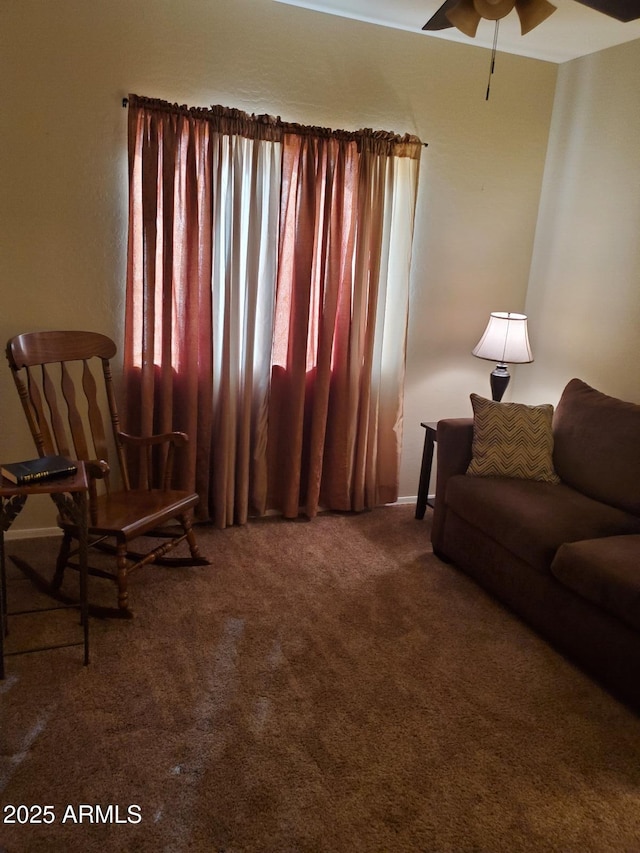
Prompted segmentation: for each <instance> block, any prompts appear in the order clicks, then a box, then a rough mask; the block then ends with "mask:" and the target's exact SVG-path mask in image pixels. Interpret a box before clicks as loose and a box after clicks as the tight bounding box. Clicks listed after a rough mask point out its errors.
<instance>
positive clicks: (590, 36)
mask: <svg viewBox="0 0 640 853" xmlns="http://www.w3.org/2000/svg"><path fill="white" fill-rule="evenodd" d="M276 2H277V3H287V4H288V5H290V6H301V7H303V8H305V9H312V10H314V11H316V12H326V13H328V14H330V15H339V16H341V17H343V18H355V19H356V20H359V21H368V22H369V23H373V24H381V25H382V26H385V27H394V28H395V29H400V30H408V31H410V32H415V33H420V35H422V36H424V38H441V39H448V40H450V41H457V42H462V43H464V44H474V45H478V46H479V47H489V48H490V47H491V46H492V44H493V37H494V31H495V25H494V23H493V22H492V21H485V20H483V21H481V22H480V26H479V27H478V33H477V35H476V37H475V38H474V39H471V38H468V37H467V36H465V35H463V34H462V33H461V32H459V31H458V30H456V29H455V27H450V28H449V29H446V30H440V31H438V32H431V33H427V32H422V27H423V26H424V24H426V22H427V21H428V20H429V18H430V17H431V16H432V15H433V14H434V13H435V12H436V11H437V10H438V9H439V8H440V6H441V4H442V2H443V0H276ZM552 2H553V5H554V6H557V11H555V12H554V13H553V14H552V15H551V17H550V18H547V20H546V21H544V22H543V23H542V24H539V25H538V26H537V27H536V28H535V29H534V30H532V31H531V32H530V33H528V34H527V35H526V36H522V35H520V23H519V21H518V16H517V14H516V12H515V11H513V12H511V13H510V14H509V15H507V16H506V18H503V19H502V20H501V21H500V28H499V37H498V50H500V51H503V52H505V53H515V54H518V55H521V56H531V57H534V58H535V59H543V60H546V61H548V62H566V61H567V60H569V59H575V58H576V57H577V56H584V55H585V54H587V53H594V52H595V51H597V50H603V49H604V48H606V47H613V45H616V44H622V43H623V42H626V41H632V40H634V39H638V38H640V21H629V22H628V23H626V24H623V23H621V22H620V21H616V20H615V19H614V18H609V17H607V16H606V15H603V14H602V13H600V12H596V11H594V10H593V9H589V8H588V7H587V6H583V5H582V4H581V3H578V2H576V0H552Z"/></svg>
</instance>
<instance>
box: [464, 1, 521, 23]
mask: <svg viewBox="0 0 640 853" xmlns="http://www.w3.org/2000/svg"><path fill="white" fill-rule="evenodd" d="M515 5H516V0H473V7H474V9H475V10H476V12H477V13H478V14H479V15H480V17H481V18H485V19H486V20H487V21H499V20H501V19H502V18H506V16H507V15H508V14H509V12H511V11H513V9H514V7H515Z"/></svg>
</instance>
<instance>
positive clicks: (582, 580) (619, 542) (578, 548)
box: [551, 536, 640, 631]
mask: <svg viewBox="0 0 640 853" xmlns="http://www.w3.org/2000/svg"><path fill="white" fill-rule="evenodd" d="M551 571H552V573H553V574H554V575H555V577H556V578H557V579H558V580H559V581H561V582H562V583H563V584H564V585H565V586H567V587H568V588H569V589H572V590H573V591H574V592H577V593H578V594H579V595H581V596H582V597H583V598H586V599H588V600H589V601H591V602H592V603H593V604H597V605H598V606H599V607H601V608H602V609H603V610H606V611H607V612H608V613H610V614H611V615H612V616H615V617H617V618H618V619H622V620H623V621H624V622H626V623H627V624H628V625H631V627H632V628H635V629H636V630H638V631H640V536H608V537H606V538H604V539H591V540H587V541H583V542H571V543H567V544H565V545H562V546H561V547H560V548H559V549H558V553H557V554H556V556H555V559H554V561H553V563H552V564H551Z"/></svg>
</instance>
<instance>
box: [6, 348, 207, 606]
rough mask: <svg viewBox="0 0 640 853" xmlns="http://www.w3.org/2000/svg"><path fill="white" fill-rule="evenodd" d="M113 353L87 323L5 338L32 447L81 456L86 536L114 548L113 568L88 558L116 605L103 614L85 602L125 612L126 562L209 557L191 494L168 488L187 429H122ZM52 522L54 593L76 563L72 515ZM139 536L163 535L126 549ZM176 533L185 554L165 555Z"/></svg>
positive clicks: (132, 565)
mask: <svg viewBox="0 0 640 853" xmlns="http://www.w3.org/2000/svg"><path fill="white" fill-rule="evenodd" d="M115 353H116V345H115V343H114V342H113V341H112V340H111V339H110V338H108V337H105V336H104V335H101V334H97V333H95V332H75V331H68V332H33V333H29V334H23V335H18V336H17V337H15V338H12V339H11V340H10V341H9V342H8V344H7V359H8V361H9V366H10V367H11V371H12V374H13V378H14V381H15V384H16V387H17V389H18V394H19V396H20V400H21V402H22V406H23V409H24V412H25V414H26V417H27V421H28V423H29V427H30V429H31V434H32V436H33V439H34V442H35V445H36V449H37V452H38V454H39V455H40V456H46V455H50V454H59V455H61V456H67V457H69V458H70V459H80V460H82V461H84V462H85V463H86V469H87V474H88V477H89V523H88V533H89V544H90V546H93V547H97V548H100V549H102V550H110V551H111V552H114V551H115V555H116V568H115V571H114V572H111V571H106V572H105V571H104V570H101V569H96V568H95V567H94V568H91V567H90V568H89V571H90V573H91V574H97V575H100V576H106V577H109V578H110V579H111V580H113V581H115V583H116V584H117V588H118V607H117V608H114V609H113V610H111V609H109V610H108V613H107V612H106V611H105V609H104V608H92V609H93V610H94V612H96V611H98V612H101V613H102V615H117V616H125V617H130V616H131V615H132V614H131V611H130V609H129V600H128V588H127V587H128V575H129V573H130V572H131V571H133V570H134V569H137V568H139V567H140V566H143V565H146V564H147V563H155V564H159V563H164V564H169V565H209V560H207V559H206V558H204V557H202V556H201V555H200V552H199V549H198V545H197V543H196V538H195V534H194V531H193V529H192V526H191V515H192V510H193V508H194V506H195V505H196V504H197V502H198V495H197V494H195V493H190V492H187V491H179V490H176V489H172V488H171V483H172V477H173V466H174V457H175V451H176V449H177V448H180V447H183V446H184V445H185V444H186V443H187V442H188V437H187V436H186V435H185V433H180V432H171V433H166V434H164V435H155V436H149V437H137V436H131V435H128V434H126V433H124V432H122V431H121V429H120V422H119V418H118V412H117V408H116V401H115V393H114V388H113V381H112V376H111V367H110V363H109V360H110V359H111V358H113V356H114V355H115ZM102 409H104V410H105V411H104V415H103V412H102ZM107 414H108V417H109V420H110V423H111V430H112V433H113V443H114V448H115V456H116V460H117V466H118V471H117V474H119V478H118V479H119V481H120V483H119V484H118V485H117V487H116V486H115V485H114V483H113V482H112V478H113V479H116V471H114V472H113V474H112V471H111V468H110V464H109V450H108V447H109V443H110V442H109V440H108V439H107V431H106V430H105V426H104V422H105V417H106V416H107ZM132 454H135V456H134V457H132ZM132 458H135V461H136V463H137V466H136V468H135V470H136V484H135V487H133V486H132V473H133V470H134V466H133V465H132V466H131V467H129V465H128V462H130V461H131V460H132ZM58 524H59V526H60V527H61V529H62V531H63V534H64V535H63V539H62V545H61V547H60V552H59V554H58V559H57V563H56V569H55V574H54V577H53V581H52V584H51V589H52V592H55V591H56V590H59V589H60V586H61V584H62V581H63V577H64V571H65V568H66V567H67V566H72V567H76V566H75V565H74V563H73V562H71V558H72V557H73V556H74V553H75V551H74V550H73V548H72V545H73V541H74V540H77V539H78V527H77V524H75V523H74V522H73V520H72V519H70V518H67V517H65V516H64V515H63V514H62V513H61V514H60V515H59V516H58ZM168 525H170V526H168ZM143 536H147V537H154V538H155V539H158V538H161V539H162V540H163V541H162V542H161V544H159V545H156V547H153V548H152V550H150V551H148V552H147V553H144V554H140V553H137V552H134V551H132V550H131V549H130V543H131V542H132V541H133V540H135V539H138V538H139V537H143ZM184 541H186V542H187V544H188V546H189V551H190V557H184V558H175V557H174V558H167V557H165V556H164V555H165V554H167V553H168V552H169V551H170V550H172V549H173V548H175V547H176V546H177V545H178V544H180V543H181V542H184ZM114 543H115V544H114Z"/></svg>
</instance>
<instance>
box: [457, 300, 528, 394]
mask: <svg viewBox="0 0 640 853" xmlns="http://www.w3.org/2000/svg"><path fill="white" fill-rule="evenodd" d="M472 352H473V355H475V356H477V357H478V358H485V359H487V360H488V361H495V362H497V364H496V367H495V370H494V371H493V372H492V373H491V377H490V381H491V398H492V399H493V400H496V401H500V400H502V395H503V394H504V392H505V391H506V389H507V385H508V384H509V380H510V379H511V376H510V375H509V370H508V368H507V363H508V362H510V363H511V364H524V363H526V362H529V361H533V355H532V354H531V346H530V344H529V334H528V332H527V316H526V314H513V313H511V312H509V311H492V312H491V316H490V317H489V322H488V323H487V328H486V329H485V330H484V334H483V335H482V337H481V338H480V340H479V341H478V343H477V344H476V346H475V347H474V349H473V350H472Z"/></svg>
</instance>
